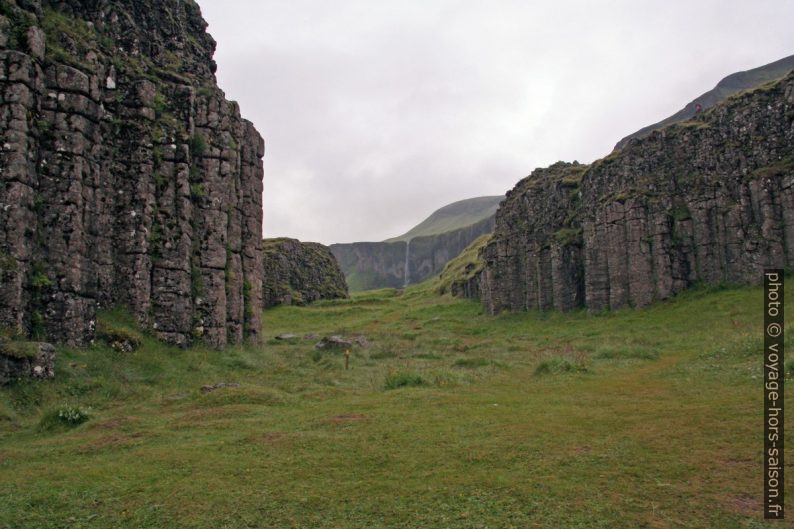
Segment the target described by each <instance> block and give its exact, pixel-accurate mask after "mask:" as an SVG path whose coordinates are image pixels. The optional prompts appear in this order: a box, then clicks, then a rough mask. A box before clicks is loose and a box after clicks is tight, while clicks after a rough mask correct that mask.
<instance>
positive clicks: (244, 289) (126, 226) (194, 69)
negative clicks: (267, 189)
mask: <svg viewBox="0 0 794 529" xmlns="http://www.w3.org/2000/svg"><path fill="white" fill-rule="evenodd" d="M3 6H4V9H3V16H2V17H0V18H2V20H0V43H4V44H3V47H2V49H0V90H2V98H1V99H0V131H1V132H2V138H3V140H2V141H3V143H2V145H0V325H2V326H4V327H8V328H11V329H12V330H14V331H16V332H19V333H22V334H43V335H46V336H48V337H49V338H50V339H52V340H55V341H64V342H68V343H72V344H80V343H85V342H87V341H89V340H91V339H92V338H93V335H94V330H95V329H94V327H95V313H96V310H97V309H98V308H100V307H109V306H111V305H114V304H123V305H126V306H127V307H129V309H130V310H131V311H132V312H133V313H134V314H135V316H136V317H137V319H138V320H139V322H140V323H141V324H142V325H144V326H147V327H149V328H151V329H153V330H154V331H155V332H156V333H157V335H158V336H159V337H160V338H162V339H164V340H166V341H169V342H172V343H176V344H187V343H189V342H191V341H192V340H194V339H197V338H201V339H205V340H207V341H208V342H210V343H211V344H214V345H216V346H223V345H225V344H227V343H236V342H240V341H242V339H243V338H244V337H246V336H256V335H257V334H258V333H259V330H260V316H259V312H260V311H259V307H261V305H262V286H261V285H262V280H261V270H262V253H261V239H262V237H261V225H262V207H261V206H262V204H261V201H262V197H261V195H262V174H263V173H262V157H263V155H264V142H263V140H262V138H261V136H260V135H259V134H258V133H257V131H256V130H255V129H254V127H253V125H252V124H251V123H250V122H248V121H246V120H244V119H242V118H241V117H240V112H239V108H238V106H237V104H236V103H234V102H229V101H227V100H226V99H225V97H224V93H223V92H222V91H221V90H220V89H219V88H218V86H217V84H216V81H215V76H214V71H215V63H214V62H213V60H212V55H213V53H214V49H215V42H214V41H213V39H212V37H210V36H209V35H208V34H207V33H206V32H205V28H206V26H207V24H206V22H205V21H204V20H203V19H202V17H201V13H200V11H199V7H198V5H197V4H196V3H195V2H193V1H192V0H158V1H154V0H142V1H136V2H122V1H115V0H97V1H92V2H85V1H77V0H67V1H57V2H56V1H48V0H43V1H26V2H24V3H23V2H17V4H16V5H14V4H13V3H11V2H3ZM18 6H20V7H18Z"/></svg>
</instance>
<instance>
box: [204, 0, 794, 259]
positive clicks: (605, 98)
mask: <svg viewBox="0 0 794 529" xmlns="http://www.w3.org/2000/svg"><path fill="white" fill-rule="evenodd" d="M198 2H199V4H200V5H201V7H202V11H203V13H204V17H205V18H206V19H207V21H208V22H209V31H210V33H211V34H212V35H213V37H214V38H215V40H217V41H218V49H217V52H216V55H215V59H216V60H217V62H218V73H217V75H218V82H219V84H220V86H221V88H222V89H223V90H224V91H225V92H226V94H227V97H228V98H229V99H233V100H236V101H238V102H239V103H240V106H241V109H242V113H243V116H244V117H246V118H248V119H250V120H251V121H253V122H254V124H255V125H256V127H257V129H258V130H259V131H260V133H261V134H262V136H264V138H265V143H266V150H267V152H266V154H265V192H264V208H265V210H264V233H265V236H266V237H275V236H291V237H296V238H299V239H302V240H307V241H309V240H311V241H318V242H322V243H326V244H330V243H334V242H352V241H365V240H369V241H373V240H374V241H377V240H382V239H386V238H388V237H392V236H396V235H400V234H401V233H403V232H405V231H407V230H408V229H409V228H410V227H412V226H414V225H415V224H417V223H418V222H420V221H421V220H423V219H424V218H425V217H426V216H427V215H429V214H430V213H431V212H432V211H434V210H435V209H437V208H439V207H441V206H443V205H445V204H448V203H450V202H453V201H455V200H460V199H464V198H470V197H475V196H481V195H499V194H503V193H505V192H506V191H507V190H508V189H510V188H512V187H513V185H514V184H515V183H516V182H517V181H518V180H519V179H520V178H522V177H524V176H526V175H527V174H529V173H530V172H531V171H532V170H533V169H534V168H536V167H540V166H545V165H548V164H550V163H553V162H555V161H557V160H567V161H571V160H579V161H581V162H590V161H592V160H594V159H597V158H600V157H602V156H605V155H606V154H608V153H609V152H610V151H611V149H612V147H613V145H614V144H615V142H617V141H618V140H619V139H620V138H622V137H623V136H625V135H627V134H629V133H631V132H634V131H635V130H637V129H639V128H641V127H643V126H645V125H648V124H650V123H653V122H656V121H658V120H660V119H661V118H664V117H667V116H668V115H670V114H672V113H674V112H675V111H677V110H678V109H679V108H681V107H683V106H684V104H685V103H687V102H689V101H690V100H692V99H694V98H695V97H696V96H698V95H700V94H701V93H702V92H705V91H706V90H709V89H711V88H712V87H713V86H714V85H715V84H716V83H717V82H718V81H719V80H720V79H721V78H722V77H724V76H725V75H727V74H730V73H733V72H735V71H739V70H746V69H750V68H753V67H756V66H760V65H762V64H766V63H769V62H772V61H774V60H777V59H780V58H782V57H784V56H786V55H791V54H794V31H792V22H794V1H792V0H746V1H732V0H708V1H697V2H684V1H677V0H665V1H643V0H620V1H599V2H593V1H570V0H569V1H566V0H551V1H526V0H523V1H520V0H515V1H508V0H498V1H497V0H491V1H447V0H417V1H412V0H400V1H379V0H334V1H327V0H198Z"/></svg>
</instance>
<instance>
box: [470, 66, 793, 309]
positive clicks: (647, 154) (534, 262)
mask: <svg viewBox="0 0 794 529" xmlns="http://www.w3.org/2000/svg"><path fill="white" fill-rule="evenodd" d="M576 173H578V177H577V175H576ZM577 180H580V181H579V182H577ZM793 183H794V74H791V75H789V76H787V77H786V78H784V79H783V80H782V81H779V82H776V83H773V84H769V85H765V86H763V87H761V88H759V89H757V90H754V91H752V92H747V93H743V94H740V95H737V96H735V97H733V98H731V99H729V100H727V101H726V102H724V103H722V104H720V105H717V106H715V107H714V108H712V109H710V110H709V111H707V112H704V113H702V114H700V115H698V116H697V118H696V119H694V120H692V121H688V122H684V123H681V124H677V125H673V126H670V127H667V128H665V129H662V130H660V131H657V132H654V133H652V134H651V135H650V136H648V137H647V138H643V139H633V140H630V141H629V143H628V144H627V145H626V147H625V148H624V149H622V150H621V151H618V152H615V153H613V154H611V155H610V156H608V157H607V158H604V159H602V160H599V161H597V162H595V163H594V164H593V165H592V166H590V167H589V168H585V167H584V166H577V165H570V164H562V163H559V164H555V165H553V166H551V167H550V168H548V169H542V170H538V171H535V173H533V174H532V175H531V176H530V177H528V178H526V179H524V180H522V181H521V182H519V184H518V185H517V186H516V187H515V189H513V190H512V191H511V192H510V193H508V198H507V200H506V201H505V202H504V204H503V205H502V207H501V208H500V209H499V211H498V212H497V215H496V229H495V231H494V236H493V238H492V240H491V242H490V243H489V244H488V246H487V247H486V248H485V249H484V250H483V252H482V254H481V255H482V258H483V259H484V261H485V264H484V269H483V271H482V272H481V273H480V276H479V280H478V284H477V288H470V289H469V290H470V291H472V292H475V293H476V294H477V295H479V297H480V298H481V299H482V301H483V303H484V304H485V306H486V309H487V310H488V311H490V312H491V313H496V312H499V311H500V310H505V309H507V310H527V309H540V310H546V309H550V308H554V309H557V310H568V309H570V308H573V307H577V306H584V307H587V308H589V309H591V310H604V309H616V308H621V307H626V306H633V307H640V306H644V305H647V304H649V303H651V302H653V301H656V300H660V299H665V298H668V297H670V296H672V295H674V294H675V293H677V292H680V291H681V290H683V289H685V288H688V287H690V286H691V285H693V284H694V283H696V282H704V283H720V282H732V283H734V282H741V283H757V282H759V281H760V280H761V278H762V271H763V269H764V268H765V267H774V268H783V267H787V266H791V265H792V264H793V263H794V187H793V186H792V184H793Z"/></svg>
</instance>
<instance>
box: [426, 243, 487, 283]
mask: <svg viewBox="0 0 794 529" xmlns="http://www.w3.org/2000/svg"><path fill="white" fill-rule="evenodd" d="M489 240H491V235H490V234H488V235H483V236H482V237H479V238H477V239H475V241H474V242H472V243H471V244H470V245H469V246H468V247H467V248H466V249H465V250H463V251H462V252H461V253H460V255H458V256H457V257H455V258H454V259H452V260H451V261H449V262H448V263H447V264H446V266H445V267H444V270H443V271H442V272H441V274H439V275H438V276H436V277H435V278H433V279H431V280H430V281H428V282H427V285H428V286H430V287H432V289H433V290H434V291H435V292H436V293H438V294H447V293H451V292H452V291H453V285H456V284H462V283H466V282H468V281H469V280H471V279H473V278H474V276H476V275H477V273H479V272H480V271H481V270H482V269H483V261H482V259H480V258H479V255H480V250H482V248H483V247H484V246H485V245H486V244H488V241H489Z"/></svg>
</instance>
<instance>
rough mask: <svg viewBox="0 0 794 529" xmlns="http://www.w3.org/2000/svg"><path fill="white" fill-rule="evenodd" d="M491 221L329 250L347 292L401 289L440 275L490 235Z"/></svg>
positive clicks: (339, 245)
mask: <svg viewBox="0 0 794 529" xmlns="http://www.w3.org/2000/svg"><path fill="white" fill-rule="evenodd" d="M493 227H494V217H493V216H491V217H488V218H485V219H483V220H480V221H478V222H475V223H474V224H471V225H469V226H465V227H463V228H458V229H454V230H451V231H448V232H445V233H440V234H438V235H424V236H419V237H414V238H412V239H410V240H409V241H408V242H404V241H396V242H355V243H350V244H332V245H331V246H330V248H331V251H332V252H333V254H334V256H336V259H337V260H338V261H339V265H340V266H341V268H342V270H343V271H344V273H345V277H346V279H347V283H348V285H350V289H351V290H354V291H357V290H368V289H372V288H387V287H388V288H402V287H404V286H407V285H411V284H415V283H421V282H422V281H424V280H425V279H427V278H429V277H432V276H434V275H436V274H438V273H440V272H441V271H442V270H443V269H444V266H445V265H446V264H447V262H449V260H450V259H452V258H454V257H455V256H457V255H458V254H460V252H462V251H463V250H464V249H465V248H466V247H467V246H468V245H469V244H471V242H472V241H474V240H475V239H477V238H478V237H480V236H482V235H483V234H487V233H490V232H491V231H492V230H493Z"/></svg>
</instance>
